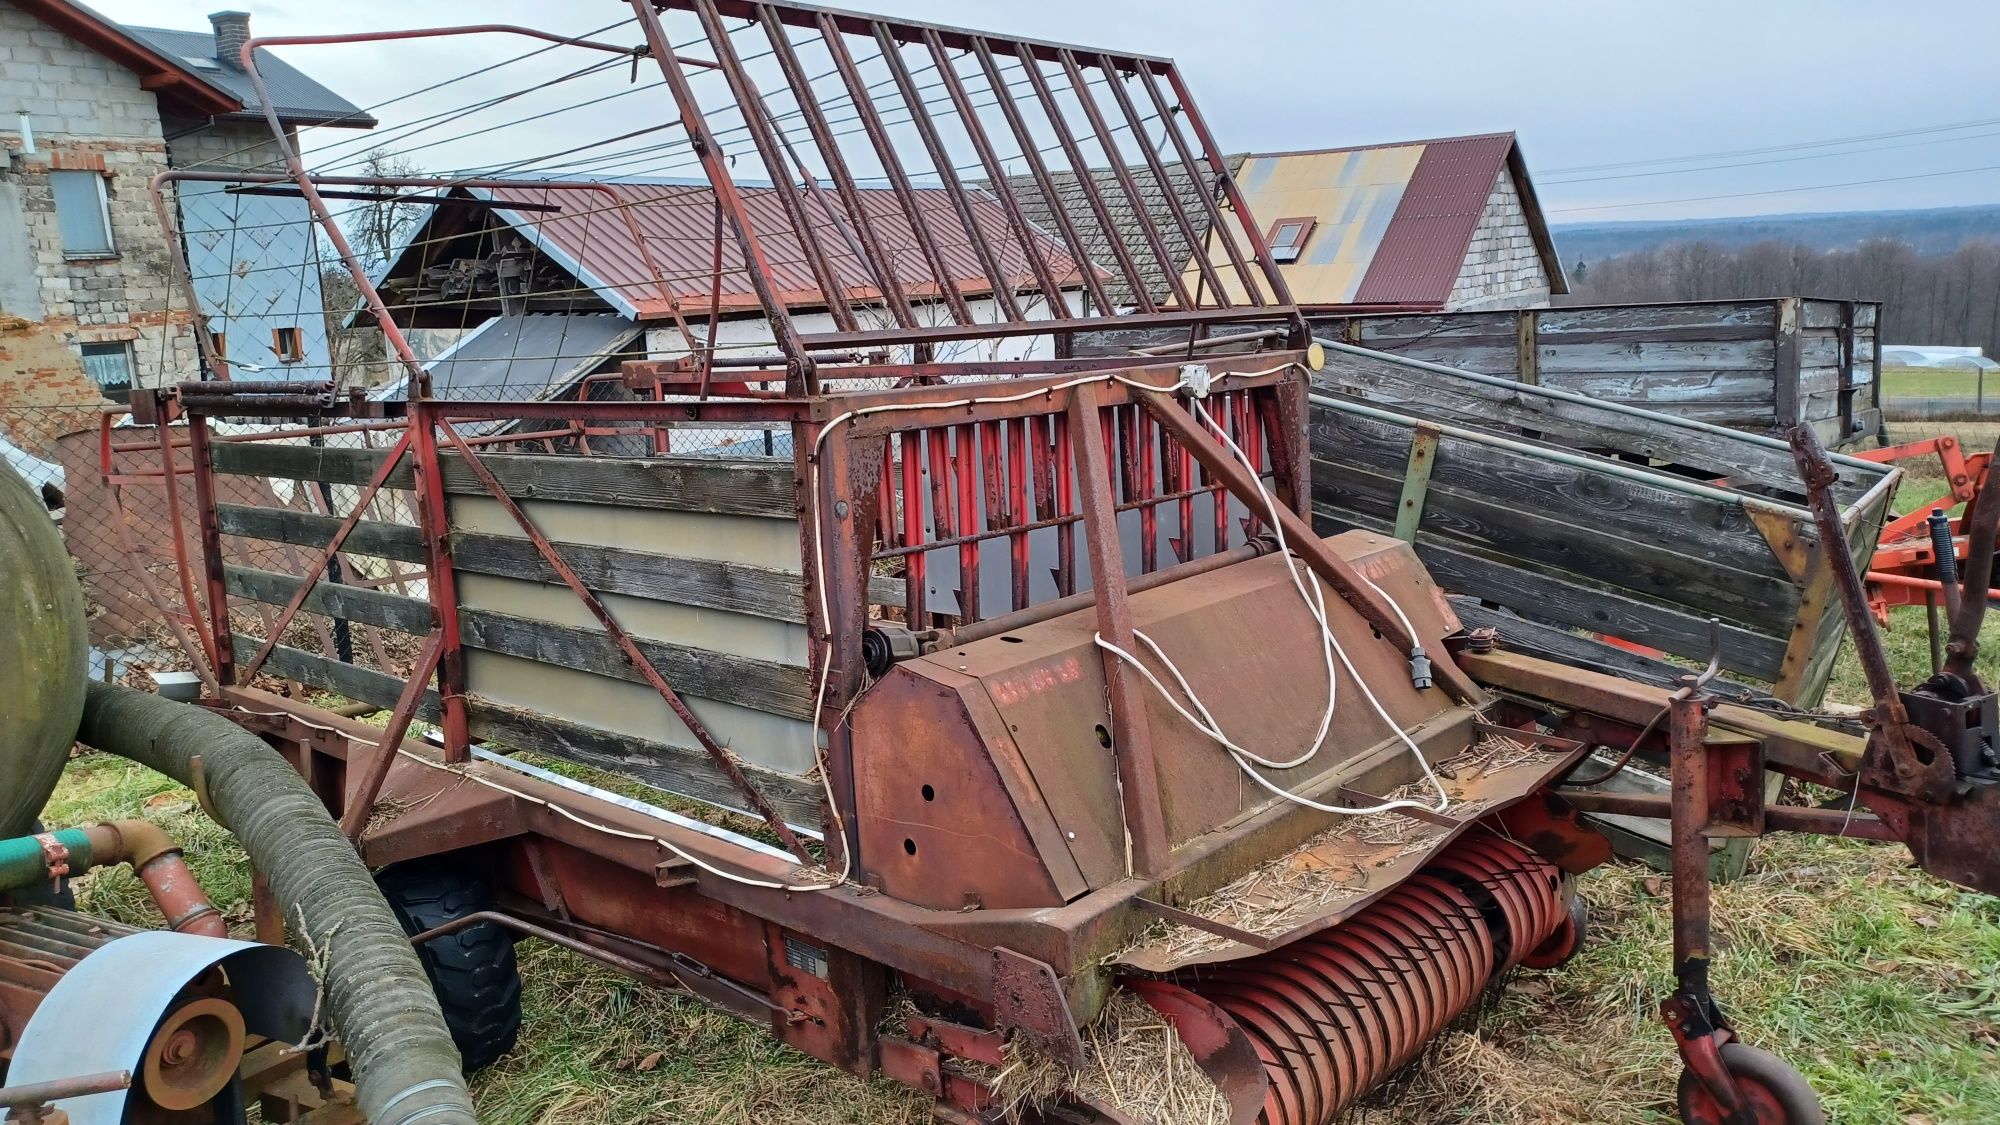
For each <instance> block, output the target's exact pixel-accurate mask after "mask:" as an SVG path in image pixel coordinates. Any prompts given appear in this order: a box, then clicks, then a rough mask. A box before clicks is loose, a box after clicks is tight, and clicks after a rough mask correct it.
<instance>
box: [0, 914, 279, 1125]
mask: <svg viewBox="0 0 2000 1125" xmlns="http://www.w3.org/2000/svg"><path fill="white" fill-rule="evenodd" d="M218 965H219V966H221V967H222V969H223V971H224V972H225V973H226V974H228V976H229V983H230V1001H231V1002H232V1003H234V1004H235V1005H236V1007H237V1009H238V1010H239V1011H241V1012H242V1013H243V1024H244V1028H245V1029H246V1030H247V1031H249V1032H250V1033H251V1034H253V1035H262V1036H265V1037H267V1038H271V1039H276V1040H281V1041H283V1042H286V1043H296V1042H298V1041H299V1040H301V1039H302V1038H304V1037H305V1034H306V1031H307V1030H308V1028H309V1026H310V1024H311V1022H312V1012H313V998H314V996H315V995H316V994H317V986H316V985H315V984H314V983H313V979H312V973H311V972H309V971H308V970H307V968H306V963H305V960H304V959H303V958H301V957H300V956H299V955H298V954H297V953H294V952H292V951H291V950H290V949H287V948H285V947H284V946H278V945H261V944H258V943H257V942H250V941H235V940H232V939H228V938H211V937H197V936H195V935H193V934H176V933H171V932H168V931H165V930H148V931H146V932H144V933H137V934H131V935H129V936H126V937H122V938H119V939H117V940H116V941H112V942H109V943H107V944H105V945H104V946H103V947H102V948H100V949H98V950H96V951H95V952H93V953H91V954H90V955H89V956H87V957H85V958H84V959H83V960H82V961H79V962H77V965H76V967H75V968H73V969H71V970H70V971H69V972H67V973H65V974H63V977H62V979H61V980H59V981H57V982H56V985H55V987H54V988H52V989H50V990H49V994H48V996H47V997H46V998H45V999H44V1000H43V1001H42V1003H41V1006H40V1007H38V1008H36V1009H35V1014H34V1016H33V1017H31V1018H30V1019H29V1020H28V1026H27V1027H26V1029H24V1030H23V1031H22V1033H21V1042H20V1044H19V1046H17V1047H16V1048H15V1049H14V1058H13V1061H12V1062H11V1063H10V1064H9V1066H8V1069H7V1080H8V1081H9V1082H11V1083H27V1082H47V1081H51V1080H54V1079H58V1078H69V1077H72V1076H74V1075H78V1074H95V1073H100V1072H104V1071H114V1070H127V1071H131V1072H132V1073H133V1074H134V1075H137V1074H138V1073H139V1068H140V1061H141V1059H142V1058H143V1057H144V1055H145V1051H146V1042H147V1040H149V1039H151V1038H152V1035H153V1029H154V1028H155V1027H157V1026H158V1025H159V1022H160V1018H161V1017H162V1016H164V1015H166V1014H167V1012H168V1010H169V1009H170V1007H171V1006H172V1004H173V1002H174V998H175V997H176V996H177V995H179V994H180V991H181V990H182V989H183V988H186V987H187V986H188V985H189V984H191V983H193V982H194V980H195V979H196V978H197V977H200V976H201V975H202V974H203V973H205V972H207V971H208V970H209V969H210V968H213V967H215V966H218ZM128 1093H129V1091H126V1090H116V1091H111V1092H108V1093H102V1094H90V1095H88V1096H85V1097H81V1098H65V1099H63V1100H61V1101H58V1102H55V1103H53V1104H54V1105H55V1107H56V1108H57V1109H60V1110H64V1111H66V1112H67V1113H68V1114H69V1120H70V1125H120V1123H121V1122H122V1121H123V1120H124V1117H125V1101H126V1095H127V1094H128Z"/></svg>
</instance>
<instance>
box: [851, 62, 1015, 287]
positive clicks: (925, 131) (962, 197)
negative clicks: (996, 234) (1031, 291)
mask: <svg viewBox="0 0 2000 1125" xmlns="http://www.w3.org/2000/svg"><path fill="white" fill-rule="evenodd" d="M875 45H876V47H877V48H878V49H879V50H880V51H881V52H882V61H883V62H884V63H885V64H887V66H888V68H889V77H890V79H891V80H892V81H893V82H894V83H895V84H896V90H897V92H898V93H899V94H900V95H902V99H903V107H904V111H905V112H906V113H908V114H909V123H910V124H911V125H913V126H915V127H916V130H917V138H918V139H919V140H921V141H922V142H923V145H924V151H925V152H926V153H927V154H928V155H929V156H930V160H931V174H932V175H934V176H936V177H937V179H938V182H939V183H940V184H942V185H943V186H944V192H945V195H946V196H947V197H949V198H950V200H951V204H952V208H953V210H955V211H957V212H958V218H959V222H961V223H963V224H964V225H965V233H966V239H967V241H968V242H970V243H971V245H972V254H973V257H975V258H978V259H979V265H980V268H981V269H983V270H985V272H986V279H987V281H988V282H990V283H991V284H992V286H993V300H994V303H995V304H996V305H997V306H998V307H999V309H1000V311H1001V312H1002V313H1003V314H1004V315H1005V318H1006V319H1008V320H1020V319H1022V317H1021V306H1020V303H1019V302H1017V301H1016V300H1015V299H1014V282H1013V279H1011V278H1010V277H1008V276H1007V271H1006V270H1005V269H1004V268H1003V267H1002V265H1001V260H1000V258H999V256H998V255H996V254H995V253H994V252H993V245H992V243H991V242H990V241H989V240H988V239H987V237H986V227H985V225H984V224H982V223H981V222H980V221H979V216H978V215H976V214H974V213H973V210H972V202H971V200H970V199H968V198H967V196H966V193H965V185H964V184H963V183H962V182H960V180H959V178H958V173H957V172H956V171H955V170H954V169H953V168H952V163H951V151H950V150H949V149H948V148H946V147H945V143H944V138H943V137H942V136H941V135H940V134H939V133H938V129H937V123H936V122H935V121H933V120H931V115H930V111H929V110H928V109H926V108H925V106H924V95H923V92H922V91H920V90H918V89H917V84H916V82H915V80H914V79H912V78H911V77H910V68H909V64H908V63H907V62H905V61H904V59H903V52H902V48H901V46H900V45H899V44H898V43H897V42H896V40H895V39H894V38H893V37H892V36H890V34H889V29H888V27H886V26H885V25H883V24H879V23H878V24H876V25H875Z"/></svg>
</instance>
